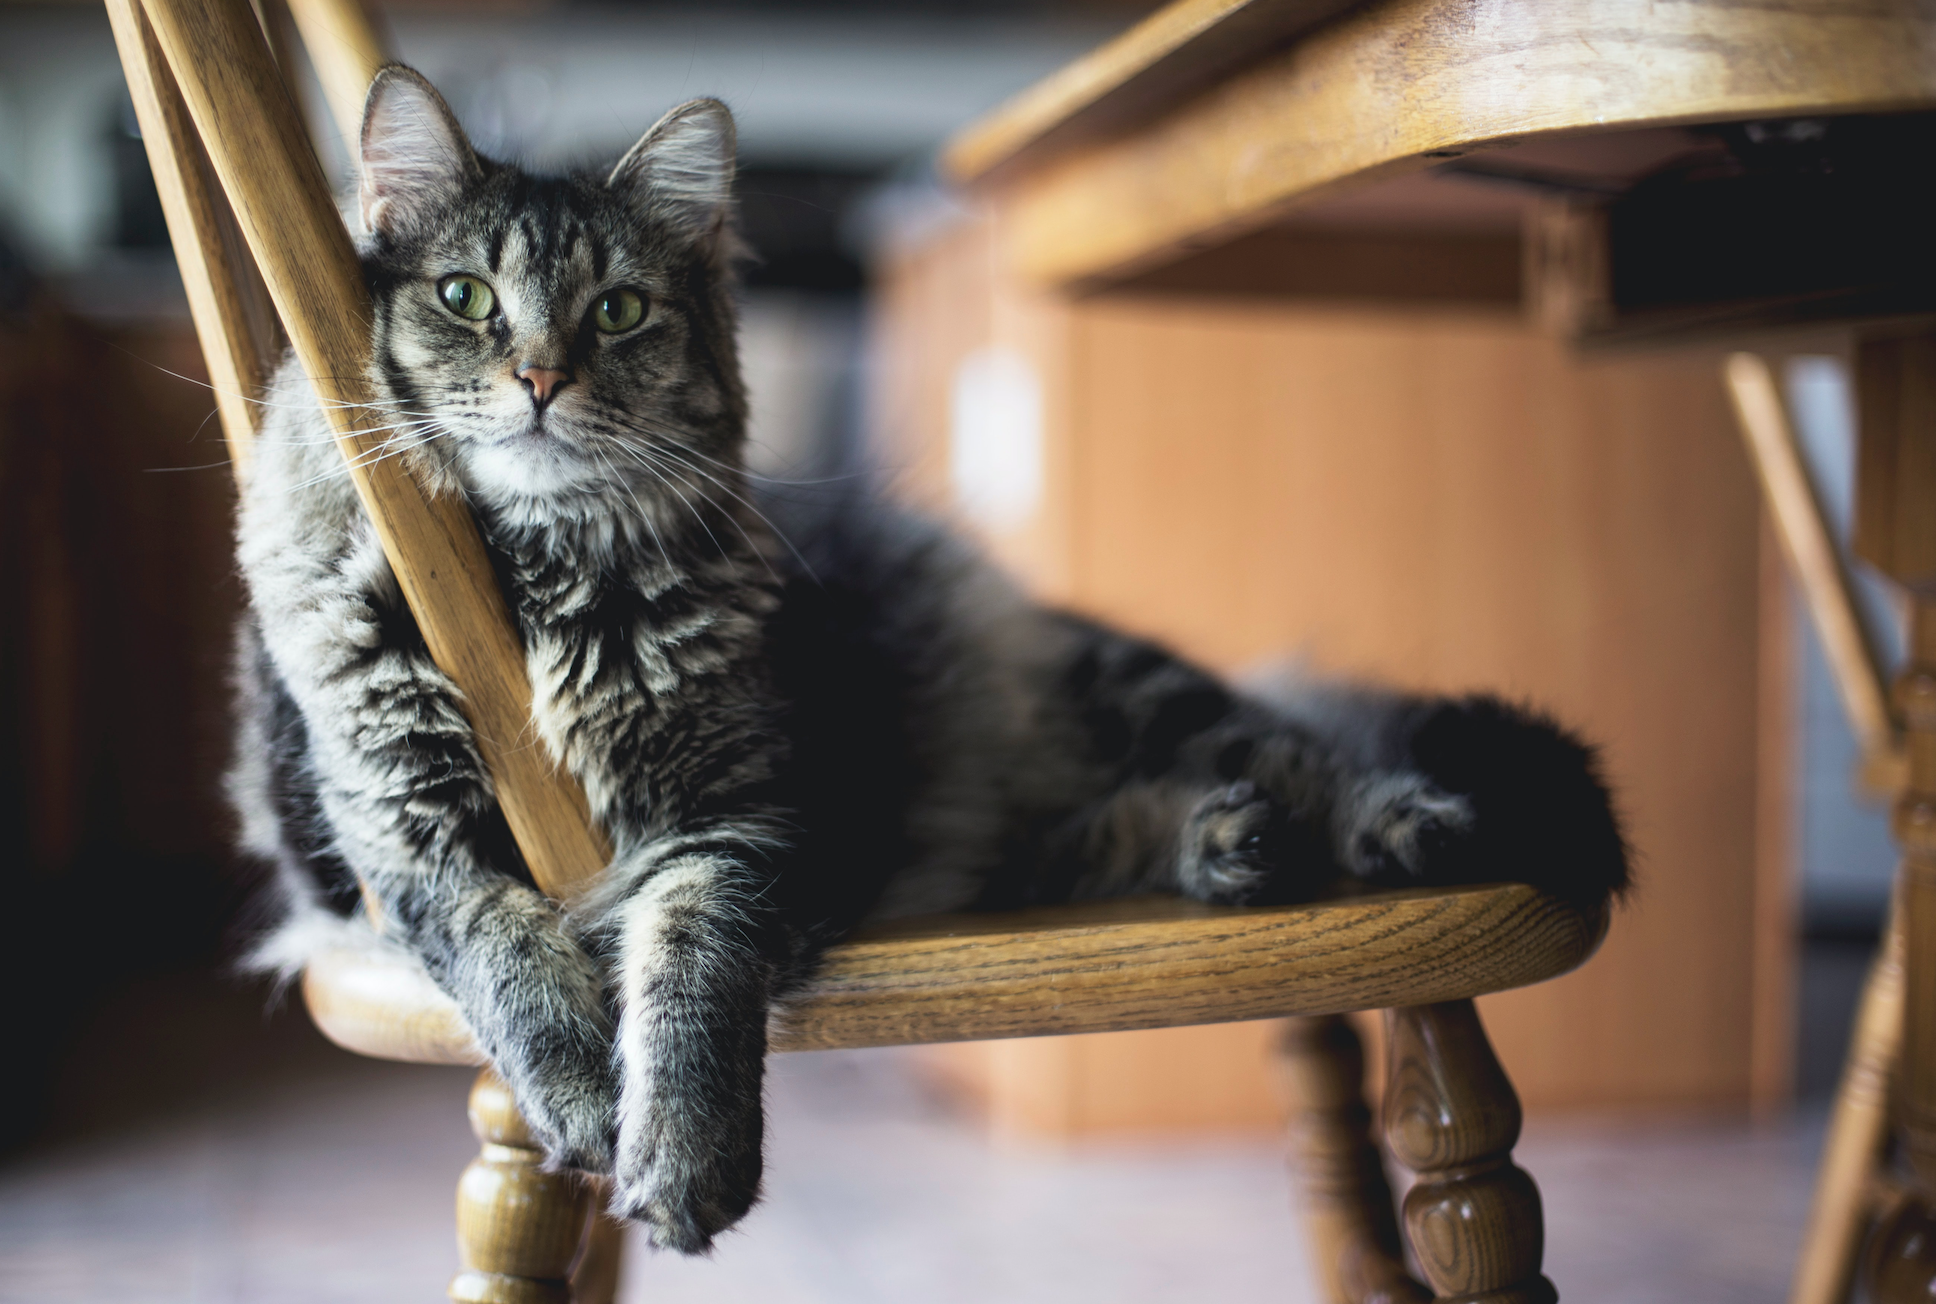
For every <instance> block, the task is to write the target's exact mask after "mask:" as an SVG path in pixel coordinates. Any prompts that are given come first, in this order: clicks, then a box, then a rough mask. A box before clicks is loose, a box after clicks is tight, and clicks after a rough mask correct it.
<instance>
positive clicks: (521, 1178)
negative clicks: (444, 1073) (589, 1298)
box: [447, 1069, 594, 1304]
mask: <svg viewBox="0 0 1936 1304" xmlns="http://www.w3.org/2000/svg"><path fill="white" fill-rule="evenodd" d="M470 1116H471V1130H472V1131H474V1132H476V1133H477V1139H478V1141H479V1142H480V1143H481V1147H482V1148H481V1151H480V1153H479V1154H478V1156H477V1158H475V1159H473V1160H472V1161H471V1162H470V1166H469V1167H467V1168H465V1169H464V1173H463V1176H462V1177H460V1178H459V1179H458V1182H457V1252H458V1259H459V1262H460V1263H461V1264H462V1265H463V1266H462V1268H461V1269H460V1270H459V1271H458V1273H457V1275H456V1276H455V1277H453V1278H452V1279H451V1282H450V1288H449V1291H448V1292H447V1293H448V1295H449V1297H450V1298H451V1299H452V1300H455V1301H458V1304H572V1289H571V1285H570V1280H569V1273H570V1271H571V1266H572V1262H573V1260H575V1259H576V1258H577V1257H578V1255H579V1251H580V1248H581V1247H582V1246H583V1245H584V1243H585V1233H586V1226H587V1223H588V1222H589V1221H590V1219H591V1213H592V1195H593V1190H594V1185H593V1183H592V1182H591V1181H590V1180H589V1179H587V1178H586V1177H585V1176H584V1175H583V1174H581V1173H575V1172H547V1171H545V1169H544V1168H543V1164H544V1152H543V1147H542V1146H540V1145H539V1144H538V1142H537V1140H536V1138H534V1137H533V1136H532V1135H531V1130H530V1129H529V1128H527V1127H526V1126H525V1124H524V1119H523V1118H521V1117H520V1116H519V1115H518V1110H517V1105H516V1103H515V1102H514V1101H513V1100H512V1099H511V1092H510V1090H509V1089H508V1088H507V1087H506V1086H505V1085H504V1082H503V1081H502V1079H500V1078H499V1077H498V1076H497V1074H495V1073H493V1072H492V1071H491V1070H489V1069H485V1070H484V1071H483V1072H482V1073H480V1074H478V1075H477V1083H476V1085H474V1086H473V1087H472V1088H471V1099H470Z"/></svg>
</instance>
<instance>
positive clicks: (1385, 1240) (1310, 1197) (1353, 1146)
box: [1278, 1015, 1432, 1304]
mask: <svg viewBox="0 0 1936 1304" xmlns="http://www.w3.org/2000/svg"><path fill="white" fill-rule="evenodd" d="M1278 1049H1279V1057H1280V1060H1281V1062H1282V1064H1283V1067H1284V1078H1285V1082H1286V1085H1287V1086H1288V1088H1289V1094H1290V1099H1291V1119H1290V1142H1291V1167H1292V1171H1293V1173H1294V1174H1295V1175H1296V1178H1297V1180H1298V1182H1299V1184H1300V1185H1301V1186H1302V1188H1303V1200H1302V1201H1301V1212H1302V1213H1303V1216H1304V1233H1305V1238H1306V1240H1307V1241H1308V1242H1309V1243H1310V1246H1311V1254H1312V1256H1313V1258H1314V1259H1315V1260H1316V1263H1317V1270H1318V1277H1319V1282H1320V1286H1321V1288H1322V1290H1323V1297H1324V1299H1325V1301H1326V1304H1423V1301H1426V1300H1429V1299H1430V1298H1431V1297H1432V1296H1431V1292H1430V1291H1428V1290H1426V1289H1425V1288H1424V1287H1423V1286H1421V1285H1419V1284H1418V1283H1417V1282H1415V1281H1413V1280H1412V1279H1411V1277H1410V1276H1408V1275H1407V1274H1406V1272H1405V1259H1404V1251H1403V1249H1402V1248H1401V1247H1400V1244H1399V1240H1398V1218H1397V1215H1396V1214H1395V1213H1394V1211H1393V1209H1392V1193H1391V1184H1390V1183H1389V1182H1388V1181H1387V1180H1386V1179H1385V1165H1384V1160H1383V1158H1382V1156H1380V1155H1379V1153H1378V1147H1377V1145H1376V1144H1375V1143H1374V1142H1373V1140H1372V1136H1371V1110H1369V1109H1368V1108H1366V1106H1365V1091H1364V1084H1365V1053H1364V1047H1363V1045H1362V1044H1361V1043H1360V1042H1359V1040H1358V1034H1357V1032H1356V1031H1355V1030H1354V1029H1353V1028H1352V1026H1351V1024H1350V1022H1349V1021H1348V1020H1346V1019H1344V1018H1341V1017H1338V1016H1335V1015H1332V1016H1326V1017H1322V1018H1308V1019H1291V1020H1288V1021H1287V1022H1286V1023H1285V1025H1284V1035H1283V1038H1282V1040H1281V1041H1280V1042H1279V1047H1278Z"/></svg>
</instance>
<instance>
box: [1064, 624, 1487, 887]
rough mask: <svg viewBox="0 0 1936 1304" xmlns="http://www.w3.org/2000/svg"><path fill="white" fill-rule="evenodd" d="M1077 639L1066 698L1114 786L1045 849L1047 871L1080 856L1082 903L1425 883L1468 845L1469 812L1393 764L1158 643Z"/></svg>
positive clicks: (1371, 723) (1092, 632)
mask: <svg viewBox="0 0 1936 1304" xmlns="http://www.w3.org/2000/svg"><path fill="white" fill-rule="evenodd" d="M1073 640H1074V646H1075V648H1076V651H1075V653H1074V655H1073V656H1072V657H1071V659H1070V662H1069V665H1068V668H1067V669H1066V670H1065V671H1064V672H1063V673H1062V674H1061V676H1060V677H1059V684H1060V685H1061V686H1062V688H1063V690H1064V691H1066V692H1067V693H1068V694H1069V696H1068V698H1067V699H1066V703H1067V707H1068V708H1069V714H1070V715H1071V716H1072V717H1073V718H1074V719H1075V720H1077V721H1079V722H1081V727H1082V730H1083V732H1085V733H1086V734H1087V736H1088V738H1089V740H1090V747H1091V749H1092V751H1093V752H1094V753H1096V754H1097V756H1098V757H1099V758H1106V759H1107V760H1109V761H1110V762H1111V768H1112V770H1113V771H1114V775H1115V776H1116V777H1114V778H1113V779H1112V780H1111V781H1109V783H1108V786H1107V788H1106V790H1105V793H1104V795H1103V796H1102V797H1101V798H1099V799H1097V800H1095V801H1093V802H1092V803H1091V804H1090V805H1089V806H1088V807H1087V808H1085V810H1083V811H1082V812H1080V813H1079V815H1078V816H1077V818H1076V819H1075V820H1074V821H1072V822H1071V823H1070V824H1069V825H1066V826H1064V827H1063V828H1060V829H1058V830H1056V831H1055V832H1054V833H1053V834H1052V835H1051V839H1050V853H1051V854H1050V856H1049V857H1048V858H1047V861H1048V863H1049V864H1051V865H1055V864H1057V863H1058V862H1059V861H1060V860H1062V859H1066V852H1065V849H1066V848H1070V847H1074V848H1077V849H1078V852H1079V854H1078V859H1079V860H1080V861H1081V869H1080V872H1079V873H1077V874H1074V875H1069V874H1067V873H1066V871H1065V877H1069V878H1073V879H1075V880H1076V881H1077V883H1078V888H1077V892H1076V894H1077V895H1101V894H1105V893H1108V892H1114V891H1122V890H1138V889H1139V888H1142V889H1148V888H1151V887H1165V888H1170V889H1172V890H1175V891H1180V892H1182V893H1184V894H1186V895H1189V896H1193V897H1197V898H1199V899H1201V900H1207V901H1217V902H1226V903H1236V902H1242V901H1253V900H1291V899H1298V898H1304V897H1309V896H1312V895H1315V894H1316V893H1317V892H1319V891H1321V890H1322V888H1323V886H1324V884H1325V883H1326V882H1328V881H1330V880H1331V879H1334V878H1335V877H1336V876H1337V875H1339V874H1340V873H1346V874H1351V875H1354V876H1356V877H1359V878H1362V879H1365V880H1368V881H1374V882H1381V883H1398V882H1412V881H1423V880H1426V879H1429V878H1431V877H1432V876H1433V875H1434V874H1435V873H1437V872H1439V871H1440V870H1441V869H1442V868H1444V867H1446V866H1447V865H1449V864H1450V863H1451V862H1452V861H1453V860H1456V858H1457V856H1458V854H1459V847H1460V843H1461V842H1462V840H1464V839H1465V838H1467V837H1468V835H1469V834H1470V832H1471V830H1472V826H1473V811H1472V807H1471V806H1470V804H1469V803H1468V802H1467V801H1466V800H1465V799H1464V798H1463V797H1461V796H1460V795H1459V794H1457V793H1453V792H1450V791H1447V790H1445V789H1444V788H1442V787H1441V786H1440V785H1438V784H1437V783H1435V782H1434V781H1433V780H1432V778H1431V777H1429V776H1428V775H1426V774H1425V773H1423V772H1421V771H1420V770H1418V769H1417V768H1415V767H1413V766H1412V765H1410V764H1409V763H1408V759H1407V758H1406V757H1405V756H1404V755H1403V753H1402V752H1399V753H1397V754H1394V755H1391V756H1389V757H1388V756H1385V755H1382V754H1380V753H1379V752H1378V750H1377V749H1376V748H1375V747H1373V746H1359V745H1357V743H1358V741H1359V740H1358V739H1356V738H1353V737H1349V736H1347V735H1349V734H1350V733H1351V730H1350V728H1348V727H1341V728H1340V729H1339V730H1338V731H1337V732H1335V733H1333V734H1330V735H1327V734H1326V733H1325V732H1323V731H1321V730H1319V729H1317V728H1313V727H1310V726H1308V725H1306V724H1304V723H1302V722H1300V721H1298V720H1296V719H1294V718H1292V717H1290V716H1289V715H1288V714H1283V713H1278V712H1274V711H1272V710H1269V709H1267V708H1265V707H1264V706H1262V705H1260V704H1259V703H1256V702H1254V701H1251V700H1248V699H1245V698H1243V697H1240V696H1238V695H1236V694H1234V693H1232V692H1230V691H1229V690H1228V689H1227V688H1225V687H1224V686H1223V685H1222V684H1220V683H1219V682H1217V680H1216V679H1214V678H1213V677H1211V676H1210V675H1208V674H1206V673H1204V672H1203V671H1201V670H1199V669H1198V668H1196V667H1195V666H1192V665H1190V664H1189V663H1188V662H1185V661H1183V660H1181V659H1180V658H1177V657H1175V656H1173V655H1171V654H1170V653H1168V652H1166V651H1165V650H1163V649H1162V648H1159V647H1156V646H1153V645H1151V644H1147V643H1143V642H1140V641H1138V640H1135V639H1130V638H1126V637H1124V636H1122V635H1119V634H1116V633H1114V632H1112V631H1109V630H1106V629H1102V628H1099V627H1095V626H1088V625H1075V626H1074V633H1073ZM1363 724H1364V727H1365V728H1366V729H1368V730H1373V731H1374V732H1375V729H1376V728H1377V726H1378V722H1377V721H1375V720H1366V721H1364V722H1363ZM1368 741H1370V742H1375V741H1376V740H1375V739H1370V740H1368ZM1127 866H1134V867H1136V870H1135V872H1127V871H1126V870H1125V868H1124V867H1127Z"/></svg>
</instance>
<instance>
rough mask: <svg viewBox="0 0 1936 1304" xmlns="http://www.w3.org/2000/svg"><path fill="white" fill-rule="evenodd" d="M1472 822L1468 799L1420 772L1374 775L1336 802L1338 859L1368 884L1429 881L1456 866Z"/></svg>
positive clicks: (1445, 873)
mask: <svg viewBox="0 0 1936 1304" xmlns="http://www.w3.org/2000/svg"><path fill="white" fill-rule="evenodd" d="M1475 823H1476V817H1475V813H1474V811H1473V809H1472V803H1471V801H1469V800H1468V799H1466V798H1465V797H1461V796H1459V795H1457V794H1456V793H1450V792H1446V791H1444V790H1443V789H1441V788H1439V787H1437V786H1435V785H1434V784H1433V783H1432V782H1431V780H1429V779H1427V778H1425V777H1424V776H1423V775H1419V774H1412V773H1403V772H1401V773H1395V774H1382V775H1378V776H1376V777H1373V778H1369V779H1366V780H1364V781H1362V782H1361V783H1359V784H1358V785H1357V786H1356V787H1355V788H1354V789H1353V790H1352V791H1351V792H1350V793H1349V794H1348V795H1347V797H1346V799H1345V801H1344V802H1343V803H1342V804H1341V805H1340V808H1339V811H1338V828H1337V830H1336V835H1337V851H1338V858H1339V860H1340V861H1342V862H1343V864H1344V867H1345V868H1346V869H1348V870H1350V871H1351V873H1352V874H1354V875H1356V876H1357V877H1359V878H1362V879H1366V880H1369V881H1372V882H1433V881H1436V880H1438V879H1440V878H1442V877H1445V876H1446V875H1447V874H1448V872H1449V871H1451V870H1452V869H1453V868H1454V864H1453V862H1454V861H1456V860H1457V858H1458V853H1459V850H1460V848H1461V846H1462V845H1463V844H1464V843H1465V842H1467V841H1468V840H1469V838H1470V837H1471V835H1472V831H1473V827H1474V825H1475Z"/></svg>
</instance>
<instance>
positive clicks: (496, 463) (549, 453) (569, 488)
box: [462, 432, 610, 503]
mask: <svg viewBox="0 0 1936 1304" xmlns="http://www.w3.org/2000/svg"><path fill="white" fill-rule="evenodd" d="M462 460H463V476H464V482H465V484H466V485H467V486H468V487H469V488H470V489H471V491H472V492H473V493H478V494H482V495H483V496H485V497H486V498H489V499H492V500H495V501H500V502H506V503H509V502H517V501H520V500H531V499H540V500H556V499H559V498H570V497H579V496H582V495H585V494H588V493H597V492H599V490H600V489H601V488H603V486H604V485H605V483H606V481H607V480H609V479H610V473H609V472H607V471H606V470H605V468H604V467H602V466H600V465H599V464H598V463H597V462H596V461H594V460H592V459H589V458H585V457H583V456H581V455H579V454H578V452H577V451H576V450H574V449H572V448H571V447H570V446H568V445H567V444H565V443H563V442H561V441H559V440H557V439H555V438H551V437H548V436H545V435H542V434H539V433H537V432H531V433H529V434H524V435H515V436H512V437H511V438H509V439H501V440H492V441H490V442H488V443H484V442H478V443H475V444H473V445H472V446H470V447H468V448H466V449H465V450H464V452H463V456H462Z"/></svg>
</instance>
